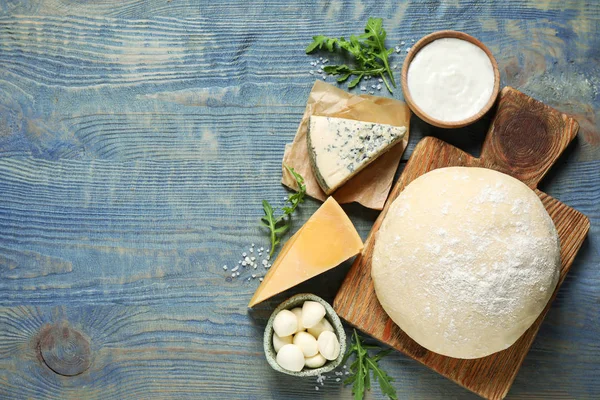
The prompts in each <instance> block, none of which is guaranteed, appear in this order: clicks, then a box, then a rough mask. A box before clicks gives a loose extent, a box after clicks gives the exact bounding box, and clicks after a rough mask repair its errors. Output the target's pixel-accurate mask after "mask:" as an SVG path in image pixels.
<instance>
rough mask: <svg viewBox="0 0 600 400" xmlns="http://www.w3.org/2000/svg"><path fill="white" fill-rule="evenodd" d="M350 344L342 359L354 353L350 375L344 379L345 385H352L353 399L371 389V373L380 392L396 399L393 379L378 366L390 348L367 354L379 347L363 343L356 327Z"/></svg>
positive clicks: (358, 399) (357, 399)
mask: <svg viewBox="0 0 600 400" xmlns="http://www.w3.org/2000/svg"><path fill="white" fill-rule="evenodd" d="M352 339H353V340H352V345H351V346H350V348H349V349H348V351H346V354H345V355H344V360H343V361H342V362H346V360H347V359H348V358H349V357H350V356H351V355H353V354H354V355H355V360H354V362H353V363H352V364H351V365H350V374H351V375H350V376H349V377H348V378H347V379H346V380H345V381H344V384H345V385H352V394H353V395H354V399H355V400H362V399H363V398H364V395H365V390H371V375H370V371H372V372H373V379H375V380H376V381H377V382H379V387H380V388H381V393H383V394H384V395H386V396H388V397H389V398H390V399H393V400H397V399H398V396H397V395H396V389H394V387H393V386H392V384H391V382H392V381H393V379H392V378H391V377H390V376H389V375H388V374H387V373H386V372H385V371H384V370H382V369H381V368H380V367H379V360H381V359H382V358H383V357H385V356H386V355H388V354H389V353H390V352H391V350H389V349H388V350H381V351H379V352H378V353H377V354H376V355H374V356H372V357H371V356H369V352H368V350H370V349H379V347H378V346H369V345H365V344H364V343H363V341H362V339H361V338H360V337H359V336H358V333H357V332H356V329H355V330H354V335H353V336H352Z"/></svg>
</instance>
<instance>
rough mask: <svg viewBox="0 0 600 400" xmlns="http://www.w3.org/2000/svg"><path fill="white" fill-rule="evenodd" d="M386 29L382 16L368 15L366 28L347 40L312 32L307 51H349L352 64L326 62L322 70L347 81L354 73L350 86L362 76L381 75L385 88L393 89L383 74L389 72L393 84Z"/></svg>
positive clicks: (390, 52) (356, 82)
mask: <svg viewBox="0 0 600 400" xmlns="http://www.w3.org/2000/svg"><path fill="white" fill-rule="evenodd" d="M386 36H387V33H386V32H385V29H383V20H382V19H381V18H369V20H368V21H367V25H366V26H365V32H364V33H363V34H361V35H359V36H354V35H351V36H350V40H346V39H345V38H344V37H341V38H339V39H336V38H330V37H327V36H324V35H317V36H313V41H312V43H310V44H309V45H308V47H306V54H310V53H312V52H314V51H316V50H327V51H329V52H330V53H333V52H334V51H335V50H336V47H337V48H340V49H341V50H344V51H346V52H348V53H349V54H351V55H352V56H353V57H354V60H355V66H353V67H349V66H347V65H345V64H342V65H327V66H325V67H323V71H325V72H326V73H328V74H330V75H340V77H339V78H337V81H338V82H344V81H346V80H347V79H348V78H349V77H350V76H352V75H355V76H356V78H354V79H353V80H352V81H350V83H349V84H348V88H349V89H351V88H353V87H355V86H356V85H358V84H359V83H360V82H361V80H362V79H363V78H364V77H367V76H378V77H380V78H381V79H382V80H383V82H384V83H385V86H386V87H387V89H388V90H389V91H390V93H392V89H391V87H390V84H389V83H388V80H387V79H386V77H385V75H386V73H387V75H388V76H389V78H390V80H391V82H392V85H393V86H394V87H396V80H395V79H394V74H393V73H392V70H391V68H390V65H389V60H388V56H389V55H390V54H392V52H393V49H386V47H385V38H386Z"/></svg>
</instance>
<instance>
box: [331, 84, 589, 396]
mask: <svg viewBox="0 0 600 400" xmlns="http://www.w3.org/2000/svg"><path fill="white" fill-rule="evenodd" d="M578 129H579V125H578V124H577V122H576V121H575V120H574V119H573V118H571V117H569V116H567V115H565V114H562V113H560V112H558V111H556V110H553V109H551V108H550V107H548V106H545V105H544V104H543V103H540V102H538V101H536V100H534V99H532V98H530V97H528V96H526V95H524V94H523V93H521V92H519V91H517V90H515V89H513V88H510V87H506V88H504V89H503V90H502V92H501V93H500V96H499V98H498V104H497V111H496V114H495V116H494V119H493V120H492V124H491V126H490V129H489V131H488V134H487V136H486V140H485V142H484V145H483V150H482V152H481V157H480V158H474V157H471V156H470V155H468V154H466V153H464V152H463V151H462V150H460V149H457V148H456V147H453V146H450V145H448V144H447V143H445V142H443V141H440V140H439V139H435V138H425V139H423V140H422V141H421V142H420V143H419V144H418V146H417V147H416V148H415V151H414V152H413V154H412V156H411V158H410V159H409V160H408V164H407V165H406V168H405V169H404V171H403V172H402V175H401V176H400V179H399V180H398V182H397V184H396V186H394V188H393V189H392V192H391V193H390V196H389V198H388V200H387V202H386V205H385V207H384V209H383V211H382V212H381V214H380V215H379V217H378V218H377V221H376V222H375V224H374V225H373V229H372V230H371V232H370V233H369V236H368V238H367V241H366V243H365V248H364V250H363V252H362V254H361V255H359V256H358V257H357V258H356V260H355V261H354V264H353V265H352V268H351V269H350V272H349V273H348V275H347V276H346V279H345V280H344V282H343V284H342V286H341V288H340V291H339V292H338V293H337V295H336V297H335V302H334V304H333V306H334V309H335V310H336V312H337V313H338V314H339V315H340V316H341V317H342V318H344V319H345V320H346V321H348V322H350V323H351V324H352V325H354V326H355V327H357V328H359V329H361V330H362V331H363V332H366V333H368V334H369V335H371V336H373V337H375V338H377V339H379V340H381V341H382V342H384V343H386V344H388V345H390V346H392V347H394V348H395V349H398V350H400V351H402V352H404V353H406V354H407V355H409V356H410V357H412V358H414V359H415V360H417V361H420V362H421V363H423V364H425V365H426V366H428V367H430V368H431V369H433V370H435V371H437V372H439V373H440V374H442V375H444V376H446V377H448V378H449V379H451V380H453V381H455V382H456V383H458V384H459V385H461V386H464V387H465V388H467V389H469V390H472V391H473V392H475V393H477V394H479V395H481V396H482V397H485V398H488V399H493V400H496V399H502V398H504V397H505V396H506V394H507V393H508V391H509V389H510V387H511V385H512V382H513V380H514V379H515V376H516V374H517V372H518V371H519V368H520V367H521V363H522V362H523V360H524V359H525V356H526V355H527V352H528V351H529V348H530V347H531V344H532V343H533V340H534V339H535V335H536V334H537V331H538V329H539V327H540V325H541V323H542V321H543V320H544V317H545V315H546V313H547V312H548V310H549V309H550V305H551V303H552V301H550V302H549V303H548V305H547V306H546V308H545V309H544V311H542V313H541V314H540V316H539V318H538V319H537V320H536V321H535V322H534V323H533V325H532V326H531V328H529V329H528V330H527V331H526V332H525V333H524V334H523V336H521V338H520V339H519V340H517V342H515V344H514V345H512V346H511V347H509V348H508V349H506V350H503V351H501V352H498V353H494V354H492V355H490V356H487V357H483V358H478V359H469V360H462V359H455V358H451V357H446V356H443V355H440V354H436V353H434V352H431V351H428V350H427V349H425V348H424V347H422V346H420V345H419V344H418V343H416V342H415V341H414V340H412V339H411V338H410V337H409V336H408V335H407V334H405V333H404V332H403V331H402V330H401V329H400V328H399V327H398V326H397V325H396V324H394V322H393V321H392V320H391V319H390V318H389V317H388V315H387V314H386V312H385V311H384V310H383V308H382V307H381V305H380V304H379V301H378V300H377V295H376V294H375V288H374V286H373V281H372V279H371V258H372V255H373V248H374V246H375V237H376V234H377V232H378V231H379V227H380V226H381V224H382V222H383V220H384V218H385V216H386V214H387V212H388V210H389V207H390V206H391V204H392V203H393V201H394V200H395V199H396V198H397V197H398V196H399V195H400V193H401V192H402V191H403V190H404V188H405V187H406V185H408V184H410V183H411V182H412V181H413V180H414V179H416V178H418V177H419V176H421V175H423V174H425V173H427V172H429V171H432V170H434V169H437V168H443V167H451V166H464V167H486V168H490V169H495V170H498V171H501V172H504V173H506V174H509V175H511V176H513V177H515V178H518V179H521V180H523V181H524V182H526V183H527V184H528V185H529V186H530V187H531V188H532V189H536V188H537V183H538V182H539V180H540V179H541V178H542V177H543V176H544V175H545V174H546V172H547V171H548V169H549V168H550V167H551V166H552V164H554V161H555V160H556V159H557V158H558V157H559V156H560V155H561V154H562V152H563V151H564V149H565V148H566V147H567V146H568V144H569V143H570V142H571V141H572V140H573V139H574V138H575V135H576V134H577V130H578ZM536 193H537V194H538V195H539V197H540V199H541V200H542V202H543V204H544V206H545V207H546V210H547V211H548V214H550V217H552V220H553V221H554V225H555V226H556V230H557V232H558V236H559V239H560V245H561V270H560V278H559V283H558V286H557V288H556V290H555V294H556V292H557V291H558V290H559V288H560V285H561V283H562V281H563V280H564V279H565V276H566V275H567V272H568V271H569V269H570V268H571V265H572V263H573V260H574V259H575V255H576V254H577V252H578V251H579V248H580V247H581V245H582V244H583V241H584V239H585V237H586V235H587V233H588V231H589V228H590V221H589V220H588V218H587V217H585V216H584V215H583V214H581V213H580V212H578V211H576V210H574V209H572V208H570V207H568V206H566V205H564V204H562V203H560V202H559V201H558V200H556V199H553V198H552V197H550V196H548V195H547V194H545V193H543V192H540V191H539V190H536ZM555 294H554V295H553V296H552V297H553V298H554V296H555Z"/></svg>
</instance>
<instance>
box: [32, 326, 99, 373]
mask: <svg viewBox="0 0 600 400" xmlns="http://www.w3.org/2000/svg"><path fill="white" fill-rule="evenodd" d="M38 349H39V352H40V356H41V358H42V360H43V362H44V364H46V365H47V366H48V368H50V369H51V370H52V371H54V372H56V373H57V374H59V375H64V376H75V375H79V374H81V373H82V372H84V371H85V370H87V369H88V368H89V367H90V364H91V350H90V343H89V341H88V339H86V338H85V337H84V336H83V335H82V334H81V333H80V332H78V331H77V330H75V329H73V328H71V327H70V326H68V324H67V323H66V322H63V323H58V324H54V325H52V326H49V327H47V328H46V329H45V330H44V331H42V332H41V333H40V340H39V343H38Z"/></svg>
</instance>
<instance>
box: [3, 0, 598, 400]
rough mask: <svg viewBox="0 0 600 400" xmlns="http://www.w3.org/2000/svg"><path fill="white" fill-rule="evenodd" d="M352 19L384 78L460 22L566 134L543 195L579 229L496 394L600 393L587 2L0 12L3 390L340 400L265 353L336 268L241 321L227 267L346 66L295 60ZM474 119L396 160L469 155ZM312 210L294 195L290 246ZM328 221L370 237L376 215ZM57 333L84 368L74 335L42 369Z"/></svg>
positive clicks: (6, 395) (57, 1)
mask: <svg viewBox="0 0 600 400" xmlns="http://www.w3.org/2000/svg"><path fill="white" fill-rule="evenodd" d="M369 17H382V18H383V20H384V26H385V28H386V31H387V33H388V35H387V44H388V46H390V47H394V46H400V47H401V51H400V52H399V53H396V52H394V53H393V54H392V55H391V64H392V66H394V65H396V69H394V71H395V74H396V78H397V79H398V78H399V74H400V69H401V67H402V62H403V60H404V57H405V56H406V48H407V47H409V46H411V45H412V44H413V40H415V41H416V40H418V39H419V38H421V37H422V36H424V35H426V34H429V33H431V32H433V31H436V30H440V29H454V30H459V31H463V32H466V33H469V34H471V35H473V36H474V37H476V38H477V39H479V40H481V41H482V42H483V43H485V44H486V46H488V47H489V48H490V50H491V51H492V52H493V53H494V56H495V57H496V60H497V62H498V66H499V68H500V73H501V81H502V86H505V85H510V86H512V87H515V88H517V89H519V90H521V91H523V92H524V93H526V94H528V95H531V96H532V97H534V98H536V99H539V100H542V101H543V102H545V103H546V104H549V105H551V106H553V107H555V108H557V109H558V110H560V111H562V112H566V113H568V114H570V115H572V116H574V117H575V119H576V120H577V121H578V122H579V124H580V130H579V134H578V137H577V139H576V140H575V141H574V143H572V144H571V145H570V146H569V147H568V148H567V150H566V151H565V153H564V154H563V156H561V158H559V159H558V160H557V161H556V163H555V166H554V167H553V168H551V169H550V171H549V172H548V174H547V176H546V177H544V178H543V180H542V181H541V183H540V190H542V191H544V192H545V193H548V194H549V195H550V196H552V197H554V198H556V199H558V200H560V201H561V202H562V203H564V204H566V205H568V206H570V207H573V208H575V209H577V210H578V211H580V212H582V213H583V214H585V215H587V216H588V217H589V218H590V220H591V230H590V234H589V235H588V238H587V239H586V241H585V242H584V244H583V246H582V249H581V250H580V252H579V254H578V255H577V257H576V259H575V261H574V264H573V267H572V269H571V271H570V272H569V274H568V275H567V276H566V278H565V281H564V282H563V285H562V286H561V289H560V290H559V292H558V294H557V297H556V299H555V301H554V303H553V306H552V308H551V309H550V311H549V312H548V315H547V317H546V319H545V321H544V323H543V324H542V326H541V328H540V331H539V333H538V336H537V339H536V341H534V343H533V345H532V349H531V351H530V352H529V354H528V355H527V357H526V359H525V361H524V363H523V366H522V368H521V370H520V372H519V374H518V375H517V377H516V380H515V383H514V385H513V387H512V389H511V392H510V394H509V396H508V397H509V398H510V397H512V398H518V399H534V398H536V399H559V398H570V399H572V398H575V399H595V398H598V397H600V381H599V380H598V379H597V373H596V371H598V370H600V346H599V343H598V337H600V321H599V313H598V306H599V293H600V271H599V269H598V266H599V265H600V206H599V204H600V176H599V175H600V174H599V173H598V171H599V169H600V134H599V132H600V119H599V118H598V117H597V115H598V112H599V110H600V97H599V95H598V93H600V90H599V85H600V83H599V81H598V77H599V76H600V66H599V60H600V54H599V52H598V49H600V35H599V34H598V33H599V32H598V26H599V22H600V3H599V2H597V1H592V0H588V1H585V0H584V1H582V0H560V1H559V0H544V1H534V0H510V1H503V2H497V1H492V0H453V1H425V2H423V1H374V0H373V1H371V0H340V1H329V0H309V1H304V2H301V3H300V2H290V1H283V0H266V1H259V2H248V1H240V0H231V1H227V2H208V1H193V0H171V1H169V0H147V1H146V0H98V1H75V0H22V1H0V398H2V399H24V398H32V399H65V398H66V399H122V398H131V399H165V398H203V399H212V398H219V399H223V398H227V399H309V398H310V399H313V398H323V399H346V398H349V397H350V396H351V391H350V388H348V387H343V386H342V385H341V384H340V383H339V382H335V379H334V378H335V376H334V377H332V378H329V379H327V380H326V382H325V385H324V386H321V387H320V390H319V391H318V392H317V391H316V390H315V385H317V384H316V382H315V381H314V380H298V379H293V378H291V377H286V376H282V375H281V374H278V373H276V372H275V371H273V370H271V368H270V367H269V366H268V364H267V363H266V362H265V359H264V355H263V353H262V342H261V340H262V339H261V338H262V333H263V328H264V325H265V323H266V321H267V319H268V317H269V315H270V312H271V311H272V310H273V308H274V307H275V306H276V305H277V304H279V302H281V301H283V300H285V299H286V298H288V297H290V296H291V295H292V294H294V293H299V292H304V291H309V292H313V293H315V294H317V295H319V296H321V297H323V298H325V299H326V300H328V301H332V300H333V296H334V294H335V293H336V292H337V290H338V288H339V286H340V285H341V282H342V280H343V278H344V276H345V274H346V272H347V271H348V269H349V267H350V263H345V264H343V265H342V266H340V267H339V268H336V269H334V270H332V271H330V272H328V273H327V274H325V275H323V276H320V277H317V278H315V279H314V280H312V281H310V282H307V283H305V284H303V285H301V286H300V287H298V288H295V289H294V290H290V291H288V292H286V293H284V294H282V295H281V296H278V297H276V298H274V299H272V300H269V301H267V302H266V303H265V304H264V305H262V306H261V307H259V308H257V309H256V310H253V311H252V312H248V311H247V308H246V305H247V304H248V300H249V299H250V298H251V296H252V293H253V292H254V290H255V289H256V287H257V286H258V282H257V280H258V279H255V280H252V279H251V280H250V281H248V280H247V278H249V277H251V276H250V275H249V273H248V272H247V271H245V272H244V273H243V274H242V275H241V276H240V279H238V278H235V279H232V278H231V274H230V270H229V271H227V272H225V271H224V270H223V269H222V266H223V265H224V264H227V265H228V266H229V267H231V266H232V265H233V264H234V263H237V261H238V260H239V258H240V257H241V253H242V252H246V251H248V247H249V245H250V244H251V243H256V244H257V245H261V246H265V247H266V245H267V238H266V235H265V232H264V231H263V230H262V229H261V228H260V225H259V223H258V219H259V218H260V216H261V215H262V209H261V201H262V199H268V200H270V201H272V202H273V203H274V204H281V203H282V200H283V197H284V196H286V194H287V193H288V192H287V191H286V190H285V188H283V187H282V186H281V185H280V184H279V181H280V177H281V176H280V174H281V158H282V156H283V150H284V146H285V144H286V143H289V142H291V140H292V139H293V137H294V134H295V132H296V129H297V125H298V122H299V121H300V118H301V117H302V112H303V110H304V107H305V103H306V98H307V96H308V93H309V92H310V89H311V87H312V85H313V83H314V80H315V79H316V78H315V76H314V75H311V74H310V73H309V71H310V70H311V69H314V68H313V67H312V66H311V65H310V63H311V62H313V61H315V60H316V59H318V57H320V56H324V57H329V59H330V63H333V62H334V61H342V60H341V58H337V57H330V56H329V55H325V54H316V55H312V56H307V55H306V54H304V48H305V47H306V46H307V44H308V43H310V41H311V38H312V36H313V35H315V34H326V35H332V36H338V35H339V36H341V35H344V36H345V37H349V35H351V34H357V33H359V32H360V31H361V30H362V27H363V26H364V24H365V23H366V21H367V19H368V18H369ZM402 42H404V44H402ZM319 79H322V78H319ZM326 79H327V81H328V82H333V79H332V78H331V77H328V78H326ZM341 87H343V88H346V87H347V86H346V85H342V86H341ZM354 92H360V88H357V89H354ZM375 92H376V93H377V94H378V95H381V96H391V97H395V98H398V99H402V92H401V90H400V89H399V88H398V89H397V90H395V91H394V93H393V95H390V94H388V93H386V92H385V90H382V91H381V92H379V91H377V90H376V89H375ZM489 121H490V118H489V116H486V117H484V119H483V120H482V121H479V122H478V123H475V124H474V125H470V126H468V127H465V128H461V129H458V130H443V129H438V128H435V127H432V126H430V125H428V124H426V123H424V122H423V121H421V120H419V119H418V118H416V117H413V119H412V121H411V124H410V126H411V137H410V142H409V145H408V148H407V151H406V152H405V156H404V160H406V159H408V156H410V154H411V153H412V152H413V150H414V148H415V146H416V144H417V143H418V142H419V141H420V139H422V138H423V137H426V136H433V137H436V138H439V139H442V140H444V141H446V142H448V143H450V144H452V145H454V146H457V147H459V148H460V149H462V150H464V151H465V152H467V153H470V154H472V155H474V156H479V154H480V149H481V145H482V142H483V139H484V136H485V132H486V131H487V127H488V125H489ZM404 165H405V162H403V163H402V165H401V166H400V170H402V169H403V168H404ZM318 206H319V203H318V202H316V201H312V200H309V201H307V202H306V203H305V204H303V205H302V206H301V207H300V210H299V212H298V214H297V216H296V217H295V219H294V224H293V227H292V230H291V232H290V233H289V235H291V234H293V233H294V232H295V230H297V229H298V228H299V227H300V226H301V225H302V223H303V222H304V221H306V220H307V219H308V218H309V217H310V215H311V214H312V213H313V212H314V211H315V210H316V209H317V207H318ZM344 209H345V210H346V211H347V212H348V214H349V215H350V217H351V219H352V221H353V222H354V224H355V225H356V227H357V229H358V231H359V233H360V234H361V236H362V237H363V238H366V236H367V234H368V232H369V230H370V229H371V226H372V225H373V222H374V221H375V220H376V218H377V215H378V213H377V212H373V211H371V210H367V209H364V208H362V207H360V206H357V205H355V204H353V205H348V206H345V207H344ZM289 235H288V237H289ZM242 278H243V279H242ZM57 327H60V328H63V327H66V328H68V332H69V335H68V337H71V336H73V337H78V338H79V337H81V339H78V340H75V341H72V343H75V344H76V346H75V347H73V348H76V349H78V350H77V354H82V355H84V354H86V348H87V347H86V345H85V343H86V342H87V343H89V350H90V353H89V367H88V368H87V369H84V367H85V366H86V363H81V364H77V363H73V360H75V358H70V357H69V353H68V351H64V350H67V349H69V348H71V347H69V346H72V345H68V344H67V345H64V344H63V345H62V346H60V347H57V348H55V347H52V346H48V347H45V349H46V350H47V351H46V350H45V353H46V356H47V357H48V359H49V360H51V361H49V362H48V363H49V364H50V366H48V363H47V362H46V361H48V360H46V359H45V358H42V357H41V354H40V353H41V348H39V347H38V344H39V343H40V339H41V338H43V335H41V334H42V333H44V332H53V331H52V329H56V328H57ZM54 332H55V331H54ZM350 332H351V331H348V333H350ZM78 334H79V335H81V336H79V335H78ZM63 343H71V341H64V342H63ZM47 344H48V345H49V344H50V343H47ZM53 349H54V350H53ZM54 356H56V357H54ZM53 361H56V363H54V364H53ZM52 365H54V367H55V368H57V369H59V367H58V366H57V365H62V366H63V367H64V368H65V369H59V371H62V372H63V373H74V372H79V370H82V371H81V372H80V373H78V374H76V375H72V376H65V375H61V374H60V373H56V372H55V370H53V369H52V368H51V366H52ZM382 365H383V367H384V368H385V369H386V371H388V373H389V374H390V375H391V376H392V377H393V378H394V379H395V382H394V386H395V387H396V389H397V391H398V394H399V398H401V399H406V398H410V399H428V400H429V399H457V398H460V399H463V398H475V395H472V394H471V393H470V392H468V391H467V390H465V389H463V388H461V387H459V386H458V385H456V384H454V383H452V382H450V381H449V380H447V379H445V378H443V377H441V376H440V375H439V374H436V373H433V372H432V371H431V370H429V369H428V368H426V367H424V366H422V365H420V364H419V363H417V362H415V361H414V360H412V359H410V358H409V357H406V356H404V355H403V354H401V353H400V352H394V354H392V355H390V356H389V357H386V358H385V359H384V360H382ZM367 398H377V399H382V398H383V397H382V396H381V394H380V392H379V390H378V389H377V388H373V390H372V391H371V393H370V394H369V395H368V396H367Z"/></svg>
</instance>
